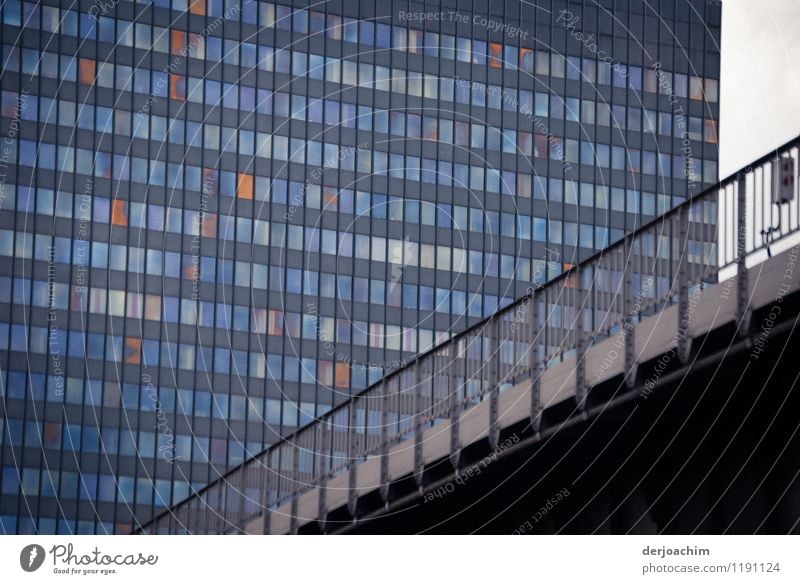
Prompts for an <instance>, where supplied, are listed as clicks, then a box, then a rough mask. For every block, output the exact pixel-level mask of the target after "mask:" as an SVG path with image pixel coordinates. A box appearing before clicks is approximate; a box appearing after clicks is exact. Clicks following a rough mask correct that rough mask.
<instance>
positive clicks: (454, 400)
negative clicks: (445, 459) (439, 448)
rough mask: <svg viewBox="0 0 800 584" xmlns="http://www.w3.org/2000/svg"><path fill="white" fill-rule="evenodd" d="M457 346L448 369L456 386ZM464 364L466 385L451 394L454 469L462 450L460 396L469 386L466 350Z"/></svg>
mask: <svg viewBox="0 0 800 584" xmlns="http://www.w3.org/2000/svg"><path fill="white" fill-rule="evenodd" d="M457 346H458V342H453V343H451V349H453V350H454V351H452V352H451V355H450V365H449V367H448V368H449V369H450V379H451V381H453V382H454V383H455V384H456V385H458V382H457V376H456V373H457V369H456V363H458V359H456V356H455V354H453V353H454V352H457V349H458V347H457ZM464 363H465V371H464V384H463V385H462V386H461V387H457V388H456V390H455V391H451V392H450V464H451V465H452V466H453V468H458V459H459V458H460V448H459V445H458V432H459V430H458V425H459V424H458V418H459V414H460V412H461V407H460V404H459V400H458V397H459V394H461V393H462V392H464V391H465V390H466V384H467V374H466V372H467V370H468V369H469V367H468V366H467V365H466V364H467V363H469V350H468V349H466V348H465V354H464Z"/></svg>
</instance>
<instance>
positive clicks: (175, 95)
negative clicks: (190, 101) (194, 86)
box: [169, 75, 186, 101]
mask: <svg viewBox="0 0 800 584" xmlns="http://www.w3.org/2000/svg"><path fill="white" fill-rule="evenodd" d="M169 97H170V99H177V100H180V101H186V79H184V77H183V75H170V76H169Z"/></svg>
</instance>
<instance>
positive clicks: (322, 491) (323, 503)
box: [317, 420, 333, 533]
mask: <svg viewBox="0 0 800 584" xmlns="http://www.w3.org/2000/svg"><path fill="white" fill-rule="evenodd" d="M319 423H320V424H322V430H321V431H320V442H322V445H323V448H326V447H327V446H328V445H329V444H328V436H329V435H330V440H331V443H332V442H333V432H328V425H327V424H326V423H325V422H324V421H322V420H320V422H319ZM325 452H327V456H329V457H332V456H333V444H330V448H327V451H326V450H323V457H322V458H320V466H321V467H322V466H325V464H324V461H325V458H324V456H326V454H324V453H325ZM332 463H333V461H332V460H331V459H330V458H329V459H328V463H327V466H331V465H332ZM328 472H329V471H328ZM318 484H319V499H318V501H317V523H318V524H319V529H320V531H321V532H323V533H324V532H325V524H326V520H327V518H328V501H327V497H328V476H327V473H326V472H322V468H320V474H319V481H318Z"/></svg>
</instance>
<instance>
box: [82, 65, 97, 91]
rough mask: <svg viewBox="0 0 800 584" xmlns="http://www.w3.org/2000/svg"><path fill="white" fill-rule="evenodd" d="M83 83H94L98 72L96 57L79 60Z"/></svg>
mask: <svg viewBox="0 0 800 584" xmlns="http://www.w3.org/2000/svg"><path fill="white" fill-rule="evenodd" d="M79 66H80V77H81V83H85V84H86V85H94V79H95V76H96V72H97V63H96V62H95V61H94V59H81V60H80V62H79Z"/></svg>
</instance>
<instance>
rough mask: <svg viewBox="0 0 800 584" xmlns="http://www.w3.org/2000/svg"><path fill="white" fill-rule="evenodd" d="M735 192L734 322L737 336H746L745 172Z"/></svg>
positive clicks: (747, 285) (747, 290)
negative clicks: (735, 283)
mask: <svg viewBox="0 0 800 584" xmlns="http://www.w3.org/2000/svg"><path fill="white" fill-rule="evenodd" d="M736 190H737V193H736V194H737V203H738V208H737V209H736V213H737V233H736V252H737V255H738V257H737V258H736V260H737V262H736V263H737V274H736V281H737V284H738V285H737V289H736V292H737V297H736V320H737V324H738V325H739V329H738V332H739V335H740V336H745V335H747V331H748V330H749V329H750V316H751V311H750V302H749V298H748V294H749V292H750V286H749V282H748V277H747V264H746V260H747V196H746V195H747V172H746V171H743V172H740V173H739V177H738V180H737V182H736Z"/></svg>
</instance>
